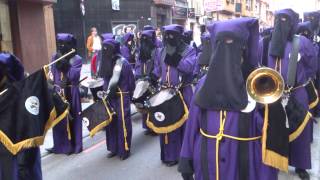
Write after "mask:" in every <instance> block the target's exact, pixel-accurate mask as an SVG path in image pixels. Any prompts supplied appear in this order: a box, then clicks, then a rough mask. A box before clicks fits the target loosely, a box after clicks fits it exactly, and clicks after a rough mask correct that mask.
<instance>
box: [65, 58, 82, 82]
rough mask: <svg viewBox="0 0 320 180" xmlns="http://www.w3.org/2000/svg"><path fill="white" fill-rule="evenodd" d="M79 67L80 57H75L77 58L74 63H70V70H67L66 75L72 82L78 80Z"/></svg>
mask: <svg viewBox="0 0 320 180" xmlns="http://www.w3.org/2000/svg"><path fill="white" fill-rule="evenodd" d="M81 67H82V60H81V58H80V57H77V59H76V60H75V61H74V63H73V64H72V65H71V68H70V70H69V71H68V74H67V77H68V79H69V80H70V81H71V82H73V83H78V82H79V80H80V73H81Z"/></svg>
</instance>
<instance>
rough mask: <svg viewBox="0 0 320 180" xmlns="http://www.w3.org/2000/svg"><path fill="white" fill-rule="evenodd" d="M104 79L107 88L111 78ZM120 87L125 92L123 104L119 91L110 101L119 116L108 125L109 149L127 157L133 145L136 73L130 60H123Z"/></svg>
mask: <svg viewBox="0 0 320 180" xmlns="http://www.w3.org/2000/svg"><path fill="white" fill-rule="evenodd" d="M104 80H105V83H104V89H105V90H107V88H108V85H109V81H110V79H104ZM118 88H120V89H121V91H122V92H123V104H122V103H121V102H122V101H121V96H120V94H119V93H117V98H115V99H111V100H110V101H109V102H110V104H111V106H112V107H113V109H114V111H115V112H116V114H117V116H116V117H115V118H113V120H112V122H111V123H110V124H109V125H108V126H107V127H106V139H107V149H108V151H110V152H112V153H116V154H117V155H118V156H119V157H125V156H127V155H128V154H129V153H130V147H131V139H132V123H131V111H130V104H131V98H132V94H133V91H134V88H135V82H134V75H133V72H132V68H131V65H130V64H129V62H128V61H124V62H123V65H122V70H121V75H120V79H119V82H118ZM122 106H123V113H122V108H121V107H122ZM122 115H123V118H124V119H122ZM124 129H125V130H126V132H127V137H126V138H125V137H124ZM125 142H127V145H128V146H127V148H128V149H126V147H125Z"/></svg>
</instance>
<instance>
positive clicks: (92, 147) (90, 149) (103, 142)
mask: <svg viewBox="0 0 320 180" xmlns="http://www.w3.org/2000/svg"><path fill="white" fill-rule="evenodd" d="M103 144H106V140H105V139H104V140H102V141H100V142H99V143H98V144H95V145H94V146H91V147H90V148H88V149H86V150H84V151H83V152H84V153H90V152H92V151H94V150H95V149H97V148H98V147H100V146H101V145H103Z"/></svg>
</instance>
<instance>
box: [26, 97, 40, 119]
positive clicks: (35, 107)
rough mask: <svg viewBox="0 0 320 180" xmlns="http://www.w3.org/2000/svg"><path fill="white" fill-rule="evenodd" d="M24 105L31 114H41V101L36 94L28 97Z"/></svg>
mask: <svg viewBox="0 0 320 180" xmlns="http://www.w3.org/2000/svg"><path fill="white" fill-rule="evenodd" d="M24 105H25V107H26V109H27V111H28V112H29V113H30V114H33V115H39V110H40V101H39V99H38V98H37V97H36V96H30V97H28V98H27V100H26V102H25V103H24Z"/></svg>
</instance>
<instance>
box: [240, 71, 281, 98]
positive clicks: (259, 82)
mask: <svg viewBox="0 0 320 180" xmlns="http://www.w3.org/2000/svg"><path fill="white" fill-rule="evenodd" d="M284 87H285V84H284V80H283V78H282V76H281V74H280V73H279V72H277V71H276V70H274V69H271V68H268V67H261V68H258V69H256V70H254V71H253V72H252V73H250V75H249V76H248V79H247V83H246V88H247V92H248V94H249V96H251V97H252V99H253V100H255V101H256V102H258V103H261V104H271V103H274V102H276V101H277V100H278V99H280V98H281V97H282V95H283V93H284Z"/></svg>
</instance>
